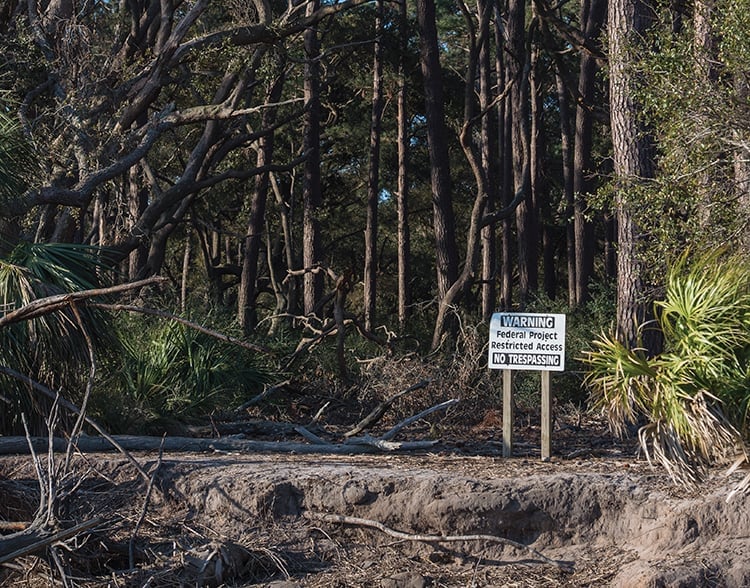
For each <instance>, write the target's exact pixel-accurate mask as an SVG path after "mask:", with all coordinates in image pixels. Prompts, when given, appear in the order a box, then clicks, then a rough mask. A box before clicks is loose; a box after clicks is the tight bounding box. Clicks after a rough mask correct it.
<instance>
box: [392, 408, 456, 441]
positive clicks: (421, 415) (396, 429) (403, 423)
mask: <svg viewBox="0 0 750 588" xmlns="http://www.w3.org/2000/svg"><path fill="white" fill-rule="evenodd" d="M454 404H458V398H453V399H451V400H446V401H445V402H441V403H440V404H436V405H435V406H431V407H430V408H427V409H425V410H423V411H422V412H420V413H419V414H415V415H414V416H410V417H409V418H408V419H404V420H403V421H401V422H400V423H399V424H397V425H396V426H395V427H393V428H392V429H391V430H390V431H387V432H386V433H385V434H384V435H381V436H380V438H381V439H383V440H384V441H387V440H389V439H393V437H395V436H396V434H397V433H398V432H399V431H400V430H401V429H403V428H404V427H408V426H409V425H411V424H412V423H414V422H416V421H418V420H419V419H422V418H424V417H426V416H427V415H428V414H432V413H433V412H436V411H438V410H442V409H444V408H448V407H449V406H453V405H454Z"/></svg>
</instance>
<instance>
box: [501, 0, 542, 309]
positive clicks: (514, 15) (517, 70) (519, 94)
mask: <svg viewBox="0 0 750 588" xmlns="http://www.w3.org/2000/svg"><path fill="white" fill-rule="evenodd" d="M525 23H526V2H525V1H524V0H510V1H509V2H508V34H507V38H508V60H507V68H508V77H509V79H510V80H511V81H512V85H511V91H510V98H511V100H510V103H511V112H512V121H511V124H512V137H513V144H512V149H513V185H514V191H515V192H518V191H519V190H522V189H523V188H524V186H528V185H530V183H531V178H530V177H529V176H528V175H527V174H529V173H530V167H529V165H528V163H529V150H530V145H529V143H530V136H529V135H530V130H529V77H528V68H529V60H528V56H527V55H526V26H525ZM536 227H537V225H536V210H535V209H534V201H533V197H532V192H531V190H528V192H527V194H526V197H525V198H524V201H523V202H522V203H521V205H520V206H518V208H516V237H517V241H518V243H517V244H518V289H519V296H520V299H521V303H522V304H523V303H525V302H526V299H527V298H528V295H529V293H530V292H531V291H533V290H536V287H537V231H536Z"/></svg>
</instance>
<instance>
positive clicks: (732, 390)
mask: <svg viewBox="0 0 750 588" xmlns="http://www.w3.org/2000/svg"><path fill="white" fill-rule="evenodd" d="M655 309H656V318H657V323H658V325H659V327H660V328H661V330H662V332H663V334H664V341H665V346H664V352H663V353H661V354H660V355H659V356H657V357H653V358H648V357H647V356H646V355H645V354H644V353H643V352H642V351H641V350H639V349H634V350H631V349H628V348H627V347H625V346H624V345H622V344H621V343H620V342H619V341H617V339H616V338H615V337H614V336H611V335H606V334H603V335H602V336H600V337H599V339H598V340H597V341H595V342H594V349H593V350H592V351H590V352H589V353H588V354H587V355H586V357H585V358H584V361H585V362H586V363H587V364H588V374H587V378H586V381H587V383H588V384H589V386H590V388H591V390H592V400H593V402H594V405H595V406H596V407H597V408H599V409H601V410H602V411H603V412H604V413H605V414H607V415H608V417H609V419H610V422H611V423H612V428H613V429H614V430H615V431H616V432H618V433H622V432H624V431H625V426H626V425H627V424H629V423H631V424H634V423H638V422H639V420H641V419H642V420H645V421H646V423H647V424H646V425H645V426H643V427H642V428H641V430H640V434H639V438H640V441H641V445H642V447H643V449H644V450H645V452H646V454H647V456H648V457H649V459H654V460H656V461H658V462H659V463H661V464H662V465H664V466H665V467H666V468H667V470H668V471H669V473H670V474H671V475H672V476H673V478H674V479H676V480H679V481H682V482H685V483H691V482H694V481H696V480H697V479H699V477H700V473H701V471H702V470H703V468H704V466H705V465H706V464H709V463H713V462H715V461H717V460H719V459H721V458H723V457H724V456H726V455H728V454H732V453H733V452H734V451H735V450H736V449H737V446H738V443H739V442H740V440H741V433H740V432H741V431H743V430H744V425H745V420H746V416H747V412H748V407H749V406H750V264H748V261H747V260H746V259H744V258H741V257H737V256H727V255H725V254H724V252H721V251H717V252H711V253H709V254H707V255H705V256H703V257H700V258H698V259H696V260H693V261H692V262H690V258H689V257H688V255H687V254H685V255H683V256H682V257H681V258H680V259H679V260H678V261H677V263H676V264H675V265H674V266H673V267H672V269H671V270H670V272H669V275H668V276H667V283H666V292H665V298H664V300H661V301H659V302H657V303H656V305H655Z"/></svg>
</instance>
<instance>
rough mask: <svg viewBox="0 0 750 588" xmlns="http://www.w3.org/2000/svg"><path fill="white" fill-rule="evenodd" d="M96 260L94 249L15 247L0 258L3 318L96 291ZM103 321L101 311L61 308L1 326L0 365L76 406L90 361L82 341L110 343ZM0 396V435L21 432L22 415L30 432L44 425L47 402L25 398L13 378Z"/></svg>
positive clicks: (53, 245)
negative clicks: (52, 299) (47, 300)
mask: <svg viewBox="0 0 750 588" xmlns="http://www.w3.org/2000/svg"><path fill="white" fill-rule="evenodd" d="M100 255H101V250H100V249H99V248H96V247H87V246H80V245H79V246H72V245H65V244H60V243H49V244H33V245H32V244H28V243H20V244H18V245H17V246H16V247H15V248H14V249H13V250H12V251H11V253H10V254H9V255H8V256H6V258H5V259H0V312H1V313H2V314H7V313H9V312H11V311H13V310H15V309H18V308H21V307H23V306H25V305H27V304H29V303H31V302H33V301H35V300H38V299H40V298H44V297H46V296H51V295H54V294H61V293H65V292H75V291H81V290H87V289H90V288H95V287H97V286H98V285H99V284H100V280H99V278H98V275H97V273H96V272H97V269H98V270H99V271H100V272H101V273H102V275H103V272H104V266H102V265H101V263H100V261H99V260H100ZM79 316H80V321H79V318H78V317H79ZM105 321H106V319H105V317H104V316H103V315H102V313H100V312H96V311H91V310H89V309H86V308H81V309H79V311H78V314H77V315H76V313H74V312H72V310H71V309H70V307H66V308H63V309H60V310H57V311H55V312H52V313H48V314H43V315H41V316H38V317H36V318H33V319H31V320H25V321H22V322H18V323H11V324H9V325H6V326H5V327H3V330H2V338H1V339H0V364H2V365H4V366H8V367H11V368H13V369H15V370H16V371H19V372H21V373H23V374H25V375H27V376H30V377H31V378H32V379H34V380H36V381H38V382H40V383H43V384H45V385H47V386H49V387H51V388H53V389H59V390H63V391H64V392H65V393H66V395H67V396H68V398H69V399H71V400H72V401H74V402H75V401H76V400H78V399H79V398H80V392H79V391H80V390H83V389H84V386H82V385H81V379H82V377H83V375H85V373H86V372H87V370H86V368H85V367H84V366H86V365H87V363H88V361H89V354H88V343H87V341H86V339H87V337H88V338H89V339H90V340H91V341H92V343H94V344H95V345H106V344H108V343H110V342H111V339H110V337H109V330H108V329H107V328H106V327H105V326H104V325H105V324H106V322H105ZM3 393H4V397H5V398H6V400H7V404H8V406H6V407H5V410H3V413H2V417H0V431H3V432H4V433H10V432H14V433H22V432H23V430H22V427H21V424H20V415H21V413H25V414H26V416H27V417H28V419H29V421H30V422H31V424H32V428H35V425H37V426H43V423H44V418H45V417H46V403H44V402H39V401H38V399H34V398H31V397H29V391H28V390H27V389H26V388H25V386H24V385H22V384H20V383H19V382H17V381H16V380H14V379H7V378H4V383H3Z"/></svg>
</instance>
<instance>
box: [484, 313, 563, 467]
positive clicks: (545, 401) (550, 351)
mask: <svg viewBox="0 0 750 588" xmlns="http://www.w3.org/2000/svg"><path fill="white" fill-rule="evenodd" d="M488 366H489V367H490V369H502V370H503V457H510V456H511V455H513V422H514V405H513V378H512V372H513V370H533V371H540V372H541V379H542V385H541V388H542V390H541V392H542V459H543V460H548V459H549V458H550V457H551V455H552V392H551V387H550V372H551V371H564V369H565V315H564V314H522V313H511V312H506V313H495V314H493V315H492V320H491V321H490V349H489V358H488Z"/></svg>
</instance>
